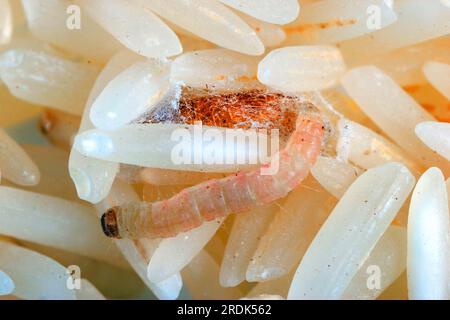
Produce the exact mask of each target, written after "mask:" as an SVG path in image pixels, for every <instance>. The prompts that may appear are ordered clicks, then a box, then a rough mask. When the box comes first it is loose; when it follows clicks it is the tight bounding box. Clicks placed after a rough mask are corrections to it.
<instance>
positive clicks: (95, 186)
mask: <svg viewBox="0 0 450 320" xmlns="http://www.w3.org/2000/svg"><path fill="white" fill-rule="evenodd" d="M137 59H138V56H137V55H134V54H131V53H130V52H128V51H120V52H119V53H117V54H116V55H115V56H114V57H113V58H112V59H111V61H110V62H109V63H108V64H107V65H106V66H105V68H104V69H103V71H102V72H101V73H100V75H99V77H98V78H97V80H96V82H95V84H94V86H93V88H92V90H91V93H90V95H89V98H88V101H87V103H86V107H85V109H84V113H83V117H82V120H81V125H80V129H79V133H81V132H84V131H86V130H89V129H91V128H93V127H94V125H93V124H92V122H91V120H90V118H89V113H90V110H91V107H92V104H93V102H94V101H95V99H96V98H97V97H98V95H99V94H100V93H101V92H102V90H103V89H104V88H105V86H106V85H107V84H108V82H109V81H111V80H112V79H113V78H114V77H116V76H117V75H118V74H120V72H122V71H123V70H125V69H126V68H128V67H129V66H130V65H132V64H133V63H135V62H136V60H137ZM118 170H119V165H118V164H117V163H111V162H107V161H102V160H98V159H92V158H89V157H86V156H84V155H82V154H81V153H79V152H78V151H77V150H76V149H75V148H72V150H71V153H70V158H69V173H70V177H71V178H72V180H73V182H74V183H75V186H76V188H77V193H78V196H79V197H80V198H81V199H83V200H86V201H89V202H92V203H98V202H100V201H101V200H102V199H104V198H105V197H106V196H107V195H108V192H109V190H110V189H111V185H112V183H113V181H114V178H115V177H116V174H117V172H118Z"/></svg>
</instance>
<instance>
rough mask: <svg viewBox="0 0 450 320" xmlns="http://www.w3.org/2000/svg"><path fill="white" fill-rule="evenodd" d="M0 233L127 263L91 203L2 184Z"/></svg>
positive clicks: (0, 189) (114, 262) (118, 263)
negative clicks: (90, 205)
mask: <svg viewBox="0 0 450 320" xmlns="http://www.w3.org/2000/svg"><path fill="white" fill-rule="evenodd" d="M0 208H1V210H0V234H4V235H8V236H11V237H15V238H18V239H22V240H27V241H31V242H36V243H39V244H43V245H47V246H51V247H55V248H60V249H63V250H67V251H70V252H74V253H78V254H80V255H86V256H89V257H92V258H94V259H98V260H102V261H106V262H109V263H112V264H114V265H118V266H124V265H126V263H124V260H123V259H122V257H121V256H120V253H119V252H118V251H117V249H116V248H115V247H114V245H113V243H112V242H111V240H110V239H107V238H105V237H104V235H103V234H102V232H101V230H100V228H99V226H98V221H97V219H96V218H95V212H94V210H93V209H92V208H91V207H88V206H86V205H82V204H79V203H76V202H72V201H67V200H63V199H59V198H55V197H51V196H46V195H40V194H37V193H34V192H29V191H23V190H19V189H14V188H9V187H4V186H0Z"/></svg>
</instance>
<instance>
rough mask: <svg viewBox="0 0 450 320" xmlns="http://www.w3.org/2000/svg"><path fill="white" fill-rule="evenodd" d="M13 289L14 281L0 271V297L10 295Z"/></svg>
mask: <svg viewBox="0 0 450 320" xmlns="http://www.w3.org/2000/svg"><path fill="white" fill-rule="evenodd" d="M15 288H16V286H15V285H14V281H13V280H12V279H11V278H10V277H9V276H8V275H7V274H6V273H4V272H3V271H1V270H0V297H1V296H7V295H10V294H11V293H13V291H14V289H15Z"/></svg>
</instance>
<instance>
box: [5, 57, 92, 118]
mask: <svg viewBox="0 0 450 320" xmlns="http://www.w3.org/2000/svg"><path fill="white" fill-rule="evenodd" d="M97 74H98V69H97V68H96V67H95V66H93V65H90V64H87V63H81V62H80V63H77V62H72V61H69V60H66V59H63V58H59V57H56V56H53V55H50V54H47V53H44V52H37V51H32V50H20V49H19V50H14V49H13V50H9V51H7V52H5V53H3V54H2V55H0V77H1V79H2V80H3V82H4V83H5V84H6V86H7V87H8V89H9V90H10V92H11V93H12V94H13V95H14V96H16V97H17V98H19V99H23V100H25V101H28V102H31V103H34V104H41V105H44V106H49V107H52V108H55V109H59V110H62V111H65V112H68V113H71V114H75V115H81V114H82V112H83V108H84V104H85V102H86V99H87V96H88V94H89V90H90V88H91V86H92V84H93V83H94V81H95V78H96V76H97Z"/></svg>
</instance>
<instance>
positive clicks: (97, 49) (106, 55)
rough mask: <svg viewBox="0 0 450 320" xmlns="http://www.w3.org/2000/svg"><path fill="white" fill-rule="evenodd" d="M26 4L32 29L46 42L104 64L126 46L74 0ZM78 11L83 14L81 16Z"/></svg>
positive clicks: (24, 1)
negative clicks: (83, 10)
mask: <svg viewBox="0 0 450 320" xmlns="http://www.w3.org/2000/svg"><path fill="white" fill-rule="evenodd" d="M14 2H19V1H17V0H14ZM22 4H23V8H24V11H25V15H26V19H27V21H28V26H29V28H30V31H31V32H32V33H33V35H34V36H35V37H36V38H38V39H40V40H42V41H43V42H47V43H51V44H54V45H56V46H57V47H58V48H62V49H65V50H67V51H68V52H74V53H78V54H81V55H82V56H84V57H86V58H89V59H93V60H94V61H98V62H100V63H106V62H107V61H108V60H109V59H110V58H111V57H112V56H113V55H114V54H115V53H116V52H117V51H119V50H121V49H123V46H122V45H121V44H120V43H119V42H118V41H116V40H115V39H114V37H112V36H111V35H110V34H108V33H107V32H106V31H104V30H103V29H102V28H101V27H100V26H99V25H98V24H97V23H95V22H94V21H93V20H92V19H91V18H90V17H89V15H87V14H84V13H83V12H82V11H81V10H78V8H76V7H74V6H73V2H71V1H70V0H22ZM77 14H80V18H79V19H78V17H77ZM78 22H79V25H78Z"/></svg>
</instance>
